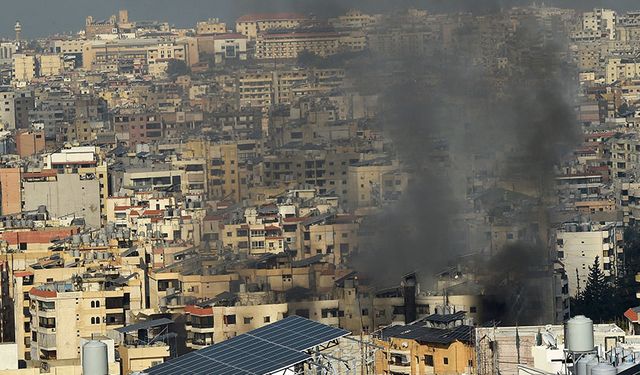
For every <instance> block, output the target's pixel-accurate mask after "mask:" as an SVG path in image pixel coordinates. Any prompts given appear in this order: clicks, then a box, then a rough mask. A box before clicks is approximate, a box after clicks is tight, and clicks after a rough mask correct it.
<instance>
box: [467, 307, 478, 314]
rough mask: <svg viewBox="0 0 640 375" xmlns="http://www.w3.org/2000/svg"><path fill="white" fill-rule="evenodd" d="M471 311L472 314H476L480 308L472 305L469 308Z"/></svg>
mask: <svg viewBox="0 0 640 375" xmlns="http://www.w3.org/2000/svg"><path fill="white" fill-rule="evenodd" d="M469 312H470V313H472V314H474V313H476V312H478V308H477V307H475V306H471V307H470V308H469Z"/></svg>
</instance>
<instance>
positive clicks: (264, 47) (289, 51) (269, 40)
mask: <svg viewBox="0 0 640 375" xmlns="http://www.w3.org/2000/svg"><path fill="white" fill-rule="evenodd" d="M339 39H340V38H339V35H338V34H337V33H335V32H327V31H314V30H299V31H290V32H283V31H277V32H276V31H274V32H265V33H260V34H258V37H257V39H256V51H255V58H256V59H258V60H272V59H295V58H297V57H298V54H300V53H301V52H302V51H306V52H310V53H313V54H315V55H318V56H322V57H325V56H330V55H334V54H336V53H337V52H338V50H339V47H340V43H339Z"/></svg>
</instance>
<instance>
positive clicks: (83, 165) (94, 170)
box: [42, 146, 109, 216]
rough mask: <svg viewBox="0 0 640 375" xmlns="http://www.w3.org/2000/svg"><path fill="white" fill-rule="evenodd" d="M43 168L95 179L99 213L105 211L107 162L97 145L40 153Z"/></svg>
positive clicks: (107, 189) (107, 180)
mask: <svg viewBox="0 0 640 375" xmlns="http://www.w3.org/2000/svg"><path fill="white" fill-rule="evenodd" d="M42 160H43V164H44V169H47V170H56V171H57V173H58V174H74V173H77V174H80V175H84V176H85V180H90V179H95V180H97V181H98V188H99V198H100V206H99V214H100V215H101V216H102V215H104V213H105V202H106V199H107V197H108V196H109V175H108V171H107V163H106V162H105V161H104V159H103V154H102V153H101V151H100V148H99V147H95V146H75V147H64V148H61V149H60V150H59V151H58V152H54V153H47V154H44V155H42Z"/></svg>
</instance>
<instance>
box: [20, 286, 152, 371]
mask: <svg viewBox="0 0 640 375" xmlns="http://www.w3.org/2000/svg"><path fill="white" fill-rule="evenodd" d="M117 276H119V275H115V276H113V277H109V276H106V275H104V274H96V275H91V274H85V275H82V276H80V277H74V278H72V279H71V280H69V281H66V282H57V283H50V284H44V285H42V286H39V287H34V288H32V289H31V290H30V291H29V297H30V299H31V304H30V307H29V311H30V314H31V331H32V340H31V358H39V359H43V360H47V359H54V360H55V359H58V360H60V359H75V358H79V357H80V350H81V346H80V339H81V338H83V337H91V336H92V335H95V334H98V335H105V334H106V333H107V330H110V329H115V328H119V327H123V326H124V325H125V324H126V322H125V313H126V312H127V311H129V310H139V309H141V308H142V306H143V305H142V303H143V301H144V287H143V286H144V282H142V281H141V280H140V279H139V278H130V279H128V280H127V282H125V283H121V282H120V281H118V280H116V278H117Z"/></svg>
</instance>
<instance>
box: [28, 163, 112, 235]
mask: <svg viewBox="0 0 640 375" xmlns="http://www.w3.org/2000/svg"><path fill="white" fill-rule="evenodd" d="M22 189H23V193H22V201H23V209H24V210H35V209H37V208H38V207H39V206H41V205H44V206H46V207H47V210H48V211H49V213H50V214H51V216H53V217H57V218H65V217H66V218H69V217H71V218H74V217H78V218H84V220H85V222H86V223H87V225H89V226H91V227H94V228H98V227H99V226H100V223H101V210H100V198H101V197H100V180H99V179H98V177H96V175H95V174H93V173H79V172H78V173H68V174H58V173H56V171H55V170H52V169H45V170H43V171H41V172H25V173H23V174H22Z"/></svg>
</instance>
